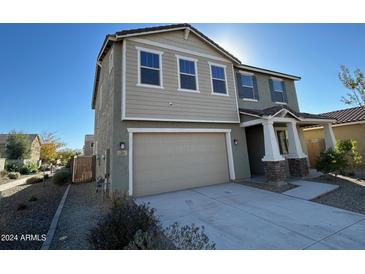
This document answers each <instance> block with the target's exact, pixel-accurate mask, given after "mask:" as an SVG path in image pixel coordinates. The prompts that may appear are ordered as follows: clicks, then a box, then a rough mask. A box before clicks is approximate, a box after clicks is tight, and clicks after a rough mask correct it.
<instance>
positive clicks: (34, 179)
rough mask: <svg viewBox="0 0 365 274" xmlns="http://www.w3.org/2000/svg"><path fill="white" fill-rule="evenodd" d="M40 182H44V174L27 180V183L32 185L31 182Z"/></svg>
mask: <svg viewBox="0 0 365 274" xmlns="http://www.w3.org/2000/svg"><path fill="white" fill-rule="evenodd" d="M40 182H43V176H42V175H38V176H34V177H30V178H29V179H27V181H26V183H27V184H29V185H31V184H37V183H40Z"/></svg>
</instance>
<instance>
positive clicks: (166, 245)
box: [124, 227, 176, 250]
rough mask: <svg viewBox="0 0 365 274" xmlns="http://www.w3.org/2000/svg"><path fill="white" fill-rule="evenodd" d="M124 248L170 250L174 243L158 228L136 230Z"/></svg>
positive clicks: (173, 247)
mask: <svg viewBox="0 0 365 274" xmlns="http://www.w3.org/2000/svg"><path fill="white" fill-rule="evenodd" d="M124 249H130V250H152V249H155V250H172V249H176V247H175V245H174V244H173V243H172V242H171V241H170V240H169V239H168V238H167V237H166V236H165V235H164V234H163V233H162V231H161V229H160V228H157V227H156V228H154V229H153V228H152V229H149V230H148V231H144V232H143V231H142V230H137V232H136V233H135V234H134V237H133V239H132V240H131V241H130V242H129V244H128V245H127V246H125V247H124Z"/></svg>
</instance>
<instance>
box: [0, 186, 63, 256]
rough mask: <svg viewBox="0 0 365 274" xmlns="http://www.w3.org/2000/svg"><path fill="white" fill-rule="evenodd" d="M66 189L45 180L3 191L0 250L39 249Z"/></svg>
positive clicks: (0, 201)
mask: <svg viewBox="0 0 365 274" xmlns="http://www.w3.org/2000/svg"><path fill="white" fill-rule="evenodd" d="M65 189H66V187H65V186H57V185H54V184H53V183H51V182H50V180H48V181H47V182H46V184H45V185H44V184H43V183H37V184H32V185H20V186H16V187H13V188H11V189H8V190H5V191H2V192H1V193H0V232H1V234H0V236H1V238H0V249H40V247H41V245H42V243H43V241H42V235H43V234H47V231H48V228H49V226H50V223H51V221H52V218H53V215H54V213H55V211H56V209H57V206H58V203H59V202H60V200H61V198H62V195H63V193H64V191H65ZM16 238H17V239H16ZM30 238H32V239H30Z"/></svg>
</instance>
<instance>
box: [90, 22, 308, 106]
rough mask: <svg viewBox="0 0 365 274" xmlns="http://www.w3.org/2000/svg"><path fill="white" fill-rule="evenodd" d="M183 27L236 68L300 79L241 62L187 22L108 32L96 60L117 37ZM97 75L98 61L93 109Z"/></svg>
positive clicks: (97, 69)
mask: <svg viewBox="0 0 365 274" xmlns="http://www.w3.org/2000/svg"><path fill="white" fill-rule="evenodd" d="M184 28H189V29H191V30H192V31H194V32H195V33H196V34H197V35H198V36H200V37H201V38H203V39H204V40H206V41H207V42H208V43H210V44H212V45H213V46H214V47H216V48H217V49H218V50H220V51H221V52H222V53H223V54H225V55H226V56H228V57H229V58H230V59H232V60H233V61H234V62H235V66H236V67H237V68H238V69H244V70H249V71H257V72H262V73H267V74H269V75H274V76H279V77H283V78H289V79H292V80H300V79H301V78H300V77H299V76H295V75H291V74H287V73H282V72H278V71H274V70H269V69H264V68H260V67H255V66H250V65H246V64H243V63H241V61H240V60H239V59H238V58H237V57H235V56H234V55H233V54H232V53H230V52H228V51H227V50H225V49H224V48H222V47H221V46H220V45H218V44H217V43H216V42H214V41H213V40H212V39H210V38H209V37H208V36H206V35H205V34H203V33H202V32H200V31H199V30H198V29H196V28H194V27H193V26H192V25H190V24H187V23H183V24H172V25H163V26H156V27H146V28H138V29H129V30H122V31H119V32H116V33H114V34H108V35H106V36H105V39H104V42H103V45H102V47H101V49H100V51H99V54H98V57H97V61H98V62H99V61H101V60H102V58H103V57H104V56H105V54H106V53H107V51H108V49H109V48H110V47H111V45H112V43H113V42H115V41H117V40H118V39H120V40H122V39H123V38H124V37H128V36H129V35H138V34H141V35H142V34H149V33H153V32H158V31H161V32H163V31H169V30H173V29H184ZM99 77H100V67H99V66H98V63H97V65H96V70H95V76H94V88H93V96H92V101H91V107H92V108H93V109H94V106H95V99H96V94H97V90H96V87H97V86H98V82H99Z"/></svg>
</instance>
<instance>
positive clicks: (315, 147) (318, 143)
mask: <svg viewBox="0 0 365 274" xmlns="http://www.w3.org/2000/svg"><path fill="white" fill-rule="evenodd" d="M307 149H308V158H309V165H310V167H311V168H315V166H316V162H317V158H318V156H319V154H320V153H321V152H323V151H324V150H325V143H324V139H322V138H319V139H311V140H309V141H308V142H307Z"/></svg>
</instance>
